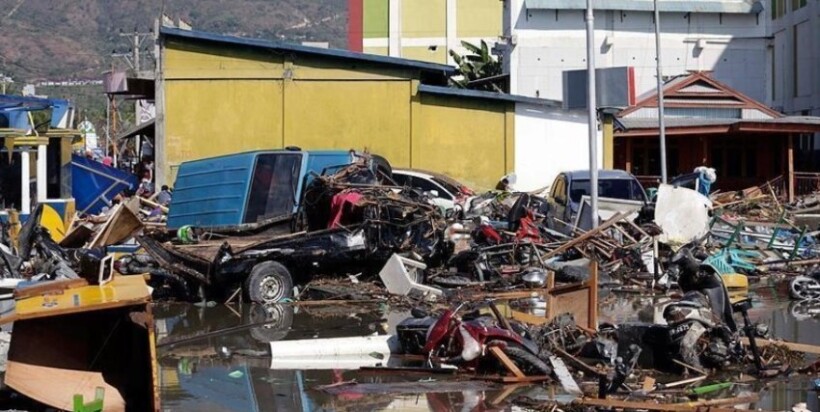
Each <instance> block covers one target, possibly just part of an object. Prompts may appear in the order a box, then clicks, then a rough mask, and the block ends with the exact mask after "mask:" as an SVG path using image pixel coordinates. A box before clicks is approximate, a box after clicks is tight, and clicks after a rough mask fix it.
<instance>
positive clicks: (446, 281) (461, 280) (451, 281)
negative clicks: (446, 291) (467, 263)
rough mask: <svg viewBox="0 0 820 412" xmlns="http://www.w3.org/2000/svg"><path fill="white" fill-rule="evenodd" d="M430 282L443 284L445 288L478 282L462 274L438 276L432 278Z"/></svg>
mask: <svg viewBox="0 0 820 412" xmlns="http://www.w3.org/2000/svg"><path fill="white" fill-rule="evenodd" d="M431 282H433V284H436V285H438V286H444V287H447V288H458V287H466V286H471V285H475V284H477V283H478V282H474V281H472V280H471V279H469V278H467V277H464V276H440V277H437V278H433V280H432V281H431Z"/></svg>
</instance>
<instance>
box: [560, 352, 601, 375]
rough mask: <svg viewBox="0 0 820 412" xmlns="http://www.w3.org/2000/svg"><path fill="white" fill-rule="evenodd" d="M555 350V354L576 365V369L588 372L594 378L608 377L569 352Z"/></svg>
mask: <svg viewBox="0 0 820 412" xmlns="http://www.w3.org/2000/svg"><path fill="white" fill-rule="evenodd" d="M553 350H554V351H555V353H557V354H558V355H559V356H561V357H562V358H564V359H566V360H568V361H570V362H572V364H573V365H575V367H576V368H579V369H583V370H584V372H586V373H588V374H590V375H592V376H597V377H601V376H606V373H605V372H601V371H599V370H598V369H595V368H594V367H592V366H590V365H588V364H587V363H585V362H584V361H582V360H580V359H578V358H576V357H575V356H572V355H570V354H569V353H568V352H567V351H565V350H563V349H561V348H554V349H553Z"/></svg>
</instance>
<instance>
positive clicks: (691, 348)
mask: <svg viewBox="0 0 820 412" xmlns="http://www.w3.org/2000/svg"><path fill="white" fill-rule="evenodd" d="M705 333H706V328H704V327H702V326H700V325H698V324H695V325H694V326H692V327H691V328H690V329H689V331H687V332H686V335H684V337H683V340H682V343H681V346H680V357H681V360H682V361H683V363H685V364H687V365H689V366H692V367H694V368H697V369H700V370H703V363H702V362H701V361H700V354H701V353H702V352H703V351H702V342H701V339H702V338H703V337H704V336H703V335H704V334H705Z"/></svg>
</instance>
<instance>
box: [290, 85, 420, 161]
mask: <svg viewBox="0 0 820 412" xmlns="http://www.w3.org/2000/svg"><path fill="white" fill-rule="evenodd" d="M409 96H410V81H409V80H407V81H355V82H351V81H294V82H286V84H285V106H284V107H285V110H284V113H285V143H284V145H285V146H299V147H301V148H302V149H328V148H337V149H345V150H347V149H356V150H364V149H365V148H366V149H368V150H370V151H371V152H372V153H378V154H380V155H382V156H384V157H386V158H387V159H388V160H389V161H390V163H391V164H394V165H397V166H405V167H406V166H408V165H409V164H410V153H409V150H408V148H409V147H410V99H409V98H408V97H409Z"/></svg>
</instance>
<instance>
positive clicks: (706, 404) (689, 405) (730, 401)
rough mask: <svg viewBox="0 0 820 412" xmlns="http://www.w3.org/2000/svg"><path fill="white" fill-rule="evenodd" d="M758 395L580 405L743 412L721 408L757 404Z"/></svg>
mask: <svg viewBox="0 0 820 412" xmlns="http://www.w3.org/2000/svg"><path fill="white" fill-rule="evenodd" d="M758 399H759V397H758V396H757V395H750V396H741V397H737V398H724V399H711V400H706V401H697V402H685V403H655V402H640V401H624V400H620V399H598V398H581V399H580V400H578V403H579V404H581V405H587V406H603V407H608V408H619V409H625V410H646V411H660V412H697V411H704V412H705V411H709V412H728V411H732V412H743V410H742V409H734V408H721V406H731V405H739V404H745V403H751V402H756V401H757V400H758Z"/></svg>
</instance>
